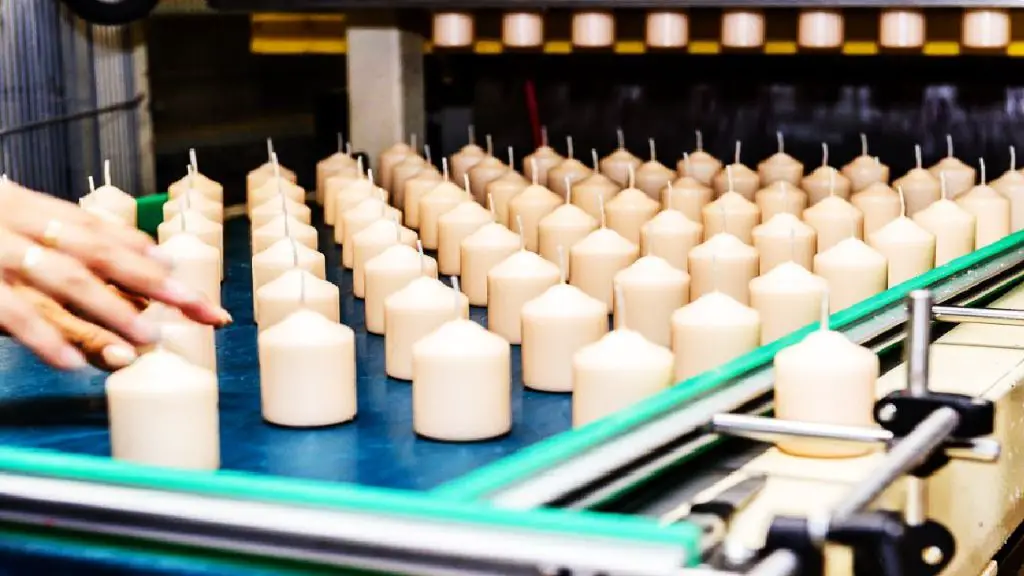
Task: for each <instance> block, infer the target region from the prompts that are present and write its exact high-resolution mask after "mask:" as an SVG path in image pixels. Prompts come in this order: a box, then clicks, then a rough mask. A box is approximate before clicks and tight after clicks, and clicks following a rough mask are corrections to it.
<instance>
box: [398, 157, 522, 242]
mask: <svg viewBox="0 0 1024 576" xmlns="http://www.w3.org/2000/svg"><path fill="white" fill-rule="evenodd" d="M441 161H442V163H443V162H445V159H444V158H442V159H441ZM513 174H514V172H513ZM499 180H500V179H499ZM443 181H444V178H443V177H442V175H441V171H440V170H437V169H434V170H423V171H421V172H420V173H419V174H417V175H416V176H413V177H412V178H410V179H408V180H406V181H405V196H404V198H403V199H402V203H403V205H402V207H401V208H402V214H403V221H402V223H403V224H405V226H406V227H408V228H411V229H413V230H419V229H420V199H422V198H423V195H424V194H426V193H427V192H430V191H431V190H433V189H434V188H437V186H438V184H440V183H441V182H443ZM492 184H493V183H492Z"/></svg>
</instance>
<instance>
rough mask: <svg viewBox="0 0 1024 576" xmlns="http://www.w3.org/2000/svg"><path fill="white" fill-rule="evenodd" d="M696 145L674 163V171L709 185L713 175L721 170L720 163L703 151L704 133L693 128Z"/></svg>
mask: <svg viewBox="0 0 1024 576" xmlns="http://www.w3.org/2000/svg"><path fill="white" fill-rule="evenodd" d="M694 136H695V137H696V139H697V147H696V148H695V149H694V151H693V152H690V153H688V154H683V159H682V160H680V161H679V162H678V163H676V171H677V172H679V175H680V176H684V177H690V178H693V179H694V180H696V181H697V182H700V183H701V184H703V185H705V186H711V183H712V181H714V178H715V176H716V175H717V174H718V173H719V172H721V171H722V163H721V162H720V161H719V160H718V158H715V157H714V156H712V155H711V154H708V153H707V152H705V151H704V135H703V134H702V133H701V131H700V130H694Z"/></svg>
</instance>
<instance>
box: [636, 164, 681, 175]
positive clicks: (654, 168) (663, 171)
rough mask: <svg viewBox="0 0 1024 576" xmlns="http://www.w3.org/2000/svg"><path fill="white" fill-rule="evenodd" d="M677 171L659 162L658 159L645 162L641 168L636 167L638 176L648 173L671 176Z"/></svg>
mask: <svg viewBox="0 0 1024 576" xmlns="http://www.w3.org/2000/svg"><path fill="white" fill-rule="evenodd" d="M675 173H676V171H675V170H672V169H671V168H669V167H668V166H665V165H664V164H662V163H661V162H658V161H657V160H648V161H647V162H644V163H643V164H641V165H640V167H639V168H637V169H636V177H637V178H639V177H641V176H647V175H648V174H651V175H653V176H663V175H664V176H671V175H673V174H675Z"/></svg>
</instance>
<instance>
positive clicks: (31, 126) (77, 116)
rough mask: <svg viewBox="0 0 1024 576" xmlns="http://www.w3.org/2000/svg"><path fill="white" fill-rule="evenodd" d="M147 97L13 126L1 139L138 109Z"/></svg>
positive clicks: (1, 133) (1, 132)
mask: <svg viewBox="0 0 1024 576" xmlns="http://www.w3.org/2000/svg"><path fill="white" fill-rule="evenodd" d="M144 100H145V97H144V96H143V95H142V94H140V95H138V96H135V97H134V98H132V99H131V100H125V101H123V102H115V103H114V104H109V105H107V106H100V107H98V108H92V109H90V110H83V111H81V112H75V113H74V114H65V115H63V116H55V117H53V118H47V119H46V120H39V121H38V122H28V123H25V124H19V125H18V126H12V127H10V128H4V129H3V130H0V138H7V137H9V136H14V135H15V134H21V133H23V132H31V131H33V130H38V129H40V128H45V127H47V126H52V125H54V124H66V123H68V122H74V121H75V120H84V119H86V118H96V117H99V116H102V115H104V114H110V113H111V112H118V111H120V110H130V109H132V108H136V107H138V106H139V105H141V104H142V102H143V101H144Z"/></svg>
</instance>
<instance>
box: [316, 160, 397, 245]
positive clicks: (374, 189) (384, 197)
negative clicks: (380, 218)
mask: <svg viewBox="0 0 1024 576" xmlns="http://www.w3.org/2000/svg"><path fill="white" fill-rule="evenodd" d="M367 176H368V177H367V178H360V179H359V180H354V181H353V182H352V183H350V184H349V185H348V186H346V187H344V188H342V189H341V190H339V191H338V193H337V194H335V195H334V210H333V214H334V219H333V221H328V222H327V223H328V224H332V225H333V226H334V241H335V242H336V243H337V244H344V243H345V214H346V213H347V212H348V211H349V210H351V209H353V208H355V207H356V206H359V204H361V203H362V202H363V201H364V200H366V199H367V198H376V199H378V200H380V201H382V202H384V203H385V204H386V203H387V201H388V193H387V190H385V189H383V188H380V187H379V186H377V185H376V184H374V183H373V171H372V170H370V171H369V172H368V174H367ZM324 210H325V211H326V210H327V208H326V207H325V208H324ZM325 218H326V216H325Z"/></svg>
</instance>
